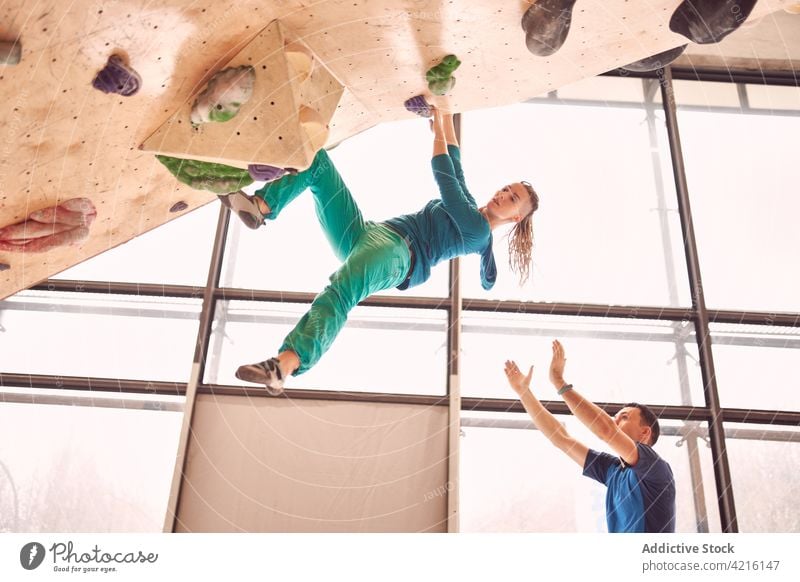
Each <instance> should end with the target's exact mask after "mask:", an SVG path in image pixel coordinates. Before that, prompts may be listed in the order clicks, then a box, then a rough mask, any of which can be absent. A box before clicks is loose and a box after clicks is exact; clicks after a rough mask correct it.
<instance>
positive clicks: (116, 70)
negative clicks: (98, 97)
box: [92, 54, 142, 97]
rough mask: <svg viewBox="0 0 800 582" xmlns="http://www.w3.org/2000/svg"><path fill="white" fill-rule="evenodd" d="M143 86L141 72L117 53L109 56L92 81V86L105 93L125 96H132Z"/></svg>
mask: <svg viewBox="0 0 800 582" xmlns="http://www.w3.org/2000/svg"><path fill="white" fill-rule="evenodd" d="M141 86H142V78H141V77H140V76H139V73H137V72H136V71H134V70H133V69H132V68H131V67H129V66H128V65H126V64H125V61H124V60H123V59H122V57H121V56H120V55H116V54H115V55H111V56H110V57H108V62H107V63H106V66H105V67H104V68H103V69H101V70H100V71H99V72H98V73H97V75H96V76H95V78H94V80H93V81H92V87H94V88H95V89H99V90H100V91H102V92H103V93H119V94H120V95H122V96H124V97H130V96H131V95H133V94H134V93H136V92H137V91H138V90H139V87H141Z"/></svg>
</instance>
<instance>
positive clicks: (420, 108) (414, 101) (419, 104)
mask: <svg viewBox="0 0 800 582" xmlns="http://www.w3.org/2000/svg"><path fill="white" fill-rule="evenodd" d="M403 105H404V106H405V108H406V109H408V110H409V111H410V112H411V113H416V114H417V115H419V116H420V117H430V116H431V106H430V105H429V104H428V102H427V101H425V97H423V96H422V95H417V96H415V97H412V98H411V99H406V101H405V103H403Z"/></svg>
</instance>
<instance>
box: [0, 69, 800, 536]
mask: <svg viewBox="0 0 800 582" xmlns="http://www.w3.org/2000/svg"><path fill="white" fill-rule="evenodd" d="M667 77H668V76H667ZM765 80H766V81H767V82H766V83H764V84H759V85H754V84H748V85H745V84H739V83H736V82H729V83H708V82H704V81H699V80H691V81H690V80H681V81H676V82H675V83H674V84H673V85H670V81H669V80H668V78H667V79H666V80H665V79H664V78H662V79H661V81H659V76H658V75H655V74H654V75H650V76H649V77H648V78H631V76H626V77H614V76H601V77H597V78H594V79H589V80H586V81H583V82H581V83H576V84H574V85H571V86H569V87H564V88H561V89H559V90H558V91H554V92H552V93H550V94H547V95H542V96H538V97H535V98H533V99H531V100H530V101H529V102H526V103H521V104H517V105H513V106H509V107H500V108H495V109H489V110H483V111H471V112H467V113H464V114H463V115H462V116H461V143H462V158H463V164H464V170H465V175H466V181H467V184H468V186H469V188H470V190H471V192H472V194H473V195H474V197H475V198H476V200H477V201H478V203H479V204H483V203H485V202H486V200H487V199H488V198H489V197H490V196H491V195H492V194H493V193H494V192H495V191H496V190H497V189H498V188H499V187H502V186H503V185H505V184H507V183H509V182H511V181H515V180H521V179H527V180H529V181H530V182H531V183H532V184H533V185H534V187H535V188H536V189H537V191H538V192H539V195H540V198H541V207H540V210H539V212H537V214H536V215H535V217H534V220H533V224H534V243H535V244H534V251H533V259H534V262H533V270H532V275H531V280H530V281H529V283H528V284H527V285H526V286H524V287H522V288H520V287H519V286H518V285H517V284H516V280H515V276H514V275H513V274H512V273H511V272H510V271H509V269H508V266H507V252H506V250H505V245H506V242H505V240H504V235H505V234H506V231H504V230H503V229H499V230H497V231H496V232H495V233H494V238H495V247H494V248H495V255H496V260H497V265H498V280H497V284H496V285H495V288H494V289H492V290H491V291H490V292H486V291H484V290H483V289H482V288H481V286H480V280H479V264H478V260H477V257H476V256H468V257H465V258H462V259H459V263H457V266H458V268H457V269H455V268H453V265H451V266H448V265H446V264H443V265H439V266H438V267H436V268H434V270H433V275H432V277H431V279H430V280H429V281H428V282H426V283H425V284H424V285H421V286H419V287H416V288H413V289H411V290H408V291H406V292H399V291H397V290H388V291H386V292H384V293H381V294H379V296H377V297H373V298H371V299H370V300H369V301H368V302H367V303H366V304H363V305H360V306H358V307H357V308H356V309H354V310H353V312H352V313H351V314H350V317H349V320H348V322H347V324H346V326H345V327H344V328H343V330H342V332H341V334H340V335H339V337H338V338H337V339H336V341H335V342H334V343H333V346H332V348H331V349H330V351H329V352H328V353H327V354H325V355H324V356H323V357H322V359H321V360H320V361H319V364H318V365H317V366H315V367H314V368H313V369H311V370H310V371H309V372H307V373H306V374H302V375H300V376H297V377H294V378H291V379H289V380H288V381H287V384H286V387H287V394H286V397H288V398H290V399H292V398H315V399H316V398H320V399H325V398H337V399H343V400H359V401H362V402H373V401H381V402H397V403H406V404H407V403H415V404H420V403H422V404H429V405H432V406H442V407H445V406H448V405H449V406H456V405H455V404H454V403H456V402H460V407H461V410H451V411H450V413H451V415H452V418H456V417H457V416H458V414H459V412H460V413H461V428H462V438H461V439H459V442H458V444H457V445H458V446H456V443H452V446H451V449H450V454H453V455H457V454H460V472H459V474H457V475H450V477H449V480H448V484H449V483H451V482H453V483H455V482H457V483H458V486H457V487H456V488H454V489H453V492H452V493H451V494H453V495H455V494H456V493H455V492H456V491H457V492H458V494H459V495H460V498H459V508H460V514H459V515H460V523H461V525H460V527H461V529H462V530H463V531H584V532H593V531H604V529H605V519H604V515H603V496H604V494H605V492H604V490H603V488H602V486H600V485H597V484H595V483H593V482H591V481H589V480H588V479H585V478H583V477H581V475H580V468H579V467H577V466H576V465H575V464H574V463H573V462H572V461H571V460H569V459H568V458H566V457H565V456H564V455H563V454H562V453H560V452H559V451H558V450H556V449H554V448H553V447H552V445H550V444H549V443H548V442H547V441H546V439H544V437H543V436H542V435H541V433H539V432H538V431H537V430H534V429H533V428H532V425H531V423H530V421H529V419H528V418H527V416H526V415H525V414H524V412H523V410H522V407H521V405H520V403H519V401H518V400H517V399H516V398H514V394H513V392H512V391H511V389H510V388H509V387H508V385H507V382H506V380H505V377H504V375H503V362H504V361H505V360H506V359H509V358H510V359H514V360H516V361H517V362H518V363H519V364H520V366H523V367H527V366H529V365H531V364H532V365H534V366H535V368H534V382H533V389H534V390H535V391H536V393H537V394H538V395H539V396H540V397H541V398H542V399H543V400H545V401H546V404H547V406H549V407H550V409H551V410H552V411H553V412H554V413H558V414H559V415H562V416H559V417H558V418H559V420H561V421H562V422H564V423H565V426H566V427H567V428H568V430H569V431H570V432H572V433H573V434H575V435H576V436H577V437H579V438H581V439H585V440H586V442H587V444H589V445H590V446H593V447H596V448H600V449H604V448H605V447H604V446H603V444H602V443H599V442H597V441H596V440H593V437H592V436H591V435H590V434H588V432H587V431H586V430H585V428H584V427H582V426H581V425H580V423H578V422H577V421H576V419H574V418H573V417H571V416H563V414H564V412H565V409H564V408H563V407H561V406H560V403H559V402H558V400H559V398H558V396H557V394H556V393H555V390H554V389H553V387H552V386H550V385H549V382H548V379H547V370H548V366H549V362H550V355H551V347H550V345H551V341H552V340H553V339H555V338H558V339H560V340H562V342H563V343H564V346H565V348H566V350H567V355H568V363H567V376H568V379H569V381H570V382H572V383H573V384H575V386H576V387H578V389H579V390H580V391H581V392H582V393H583V394H585V395H586V396H588V397H590V398H591V399H592V400H594V401H597V402H599V403H600V404H601V405H602V406H604V407H605V408H606V410H607V411H609V412H613V411H615V410H616V409H618V408H619V407H621V406H622V405H624V404H625V403H627V402H629V401H639V402H642V403H644V404H648V405H650V406H652V407H654V408H655V409H656V410H658V412H659V413H660V415H661V417H662V419H663V420H662V426H663V427H664V432H663V436H662V440H661V441H660V442H659V443H658V445H657V452H659V454H661V455H662V456H663V457H664V458H665V459H666V460H667V461H668V462H669V463H670V465H671V466H672V469H673V472H674V474H675V476H676V481H677V485H678V507H677V510H678V516H677V523H678V531H681V532H707V531H710V532H715V531H734V530H736V529H737V528H738V529H740V530H742V531H790V532H798V531H800V523H798V520H797V518H796V517H797V516H796V512H793V511H792V510H791V508H792V502H793V498H792V495H791V494H792V493H793V492H795V491H797V489H798V483H800V478H798V477H797V476H796V475H795V473H796V471H794V472H793V471H792V468H793V467H795V466H796V465H797V450H798V447H797V440H798V439H797V438H796V437H797V434H798V433H797V430H796V429H797V426H800V399H799V398H800V397H798V394H800V384H798V381H797V380H796V378H797V373H796V368H797V363H798V357H797V354H798V351H797V350H798V349H800V299H799V298H800V275H798V269H797V268H796V263H797V257H796V255H797V249H798V248H800V238H798V237H800V234H798V232H800V231H798V229H797V228H796V226H795V222H796V215H797V214H798V213H799V212H800V206H798V204H799V203H798V200H797V196H796V195H795V194H796V190H797V188H796V182H797V180H796V176H795V174H796V172H795V171H794V167H795V166H796V164H795V163H794V160H793V158H792V156H793V155H794V154H795V153H796V149H797V148H796V141H797V138H796V136H797V135H798V133H800V131H799V130H800V125H799V123H800V122H798V120H800V90H799V89H798V88H797V87H796V86H795V87H783V86H781V87H779V86H775V85H773V84H771V83H778V82H783V81H781V80H780V79H778V78H777V77H776V78H773V77H770V76H769V75H768V74H766V73H765ZM660 82H661V83H663V85H660ZM662 87H663V89H664V91H665V94H668V93H669V92H673V93H674V95H675V97H676V102H677V106H676V105H675V103H671V102H669V101H670V100H667V101H668V102H667V103H663V99H662V98H661V89H662ZM678 137H680V140H681V144H682V149H683V158H682V160H679V159H677V158H676V157H674V156H675V155H676V154H675V153H674V152H673V151H672V150H671V148H670V138H671V139H672V143H675V140H676V139H677V138H678ZM430 154H431V134H430V132H429V129H428V123H427V121H426V120H421V119H409V120H407V121H401V122H395V123H388V124H384V125H381V126H378V127H375V128H373V129H371V130H368V131H365V132H363V133H361V134H359V135H357V136H354V137H353V138H351V139H348V140H346V141H345V142H343V143H342V144H340V145H338V146H337V147H335V148H333V149H332V150H331V152H330V155H331V157H332V159H333V160H334V161H335V163H336V165H337V167H338V169H339V171H340V173H341V174H342V176H343V178H344V181H345V183H346V184H347V185H348V187H349V188H350V190H351V192H352V194H353V197H354V198H355V200H356V202H357V203H358V205H359V207H360V208H361V211H362V214H363V216H364V217H365V218H366V219H367V220H376V221H380V220H384V219H386V218H388V217H391V216H396V215H400V214H404V213H409V212H414V211H417V210H419V209H420V208H421V207H422V206H423V205H424V204H425V203H426V202H427V201H428V200H430V199H431V198H434V197H436V196H437V195H438V194H437V190H436V186H435V182H434V179H433V176H432V173H431V169H430ZM680 161H683V164H681V163H679V162H680ZM683 167H685V172H682V170H681V168H683ZM676 176H677V178H679V179H680V180H676ZM684 179H685V183H686V185H687V190H688V192H686V191H684V190H683V189H682V188H679V186H680V185H681V184H682V183H683V181H684ZM676 184H677V186H676ZM256 187H257V186H252V187H250V188H249V189H248V191H250V192H252V191H254V190H255V189H256ZM686 202H688V203H689V204H688V205H687V204H685V203H686ZM135 221H136V217H135V216H134V217H131V228H132V229H134V230H136V229H138V230H137V231H142V230H146V228H147V225H138V226H136V222H135ZM689 225H693V228H694V233H695V237H694V238H692V237H689V236H687V232H688V229H689ZM217 232H220V233H221V234H222V236H224V237H225V238H224V240H219V241H215V240H214V236H215V233H217ZM690 259H691V260H690ZM338 265H339V261H338V260H337V259H336V258H335V256H334V254H333V252H332V251H331V250H330V248H329V245H328V242H327V240H326V239H325V236H324V234H323V233H322V232H321V229H320V228H319V225H318V221H317V219H316V215H315V208H314V201H313V198H312V196H311V195H309V194H308V193H305V194H303V195H302V196H300V197H299V198H298V199H297V200H296V201H295V202H294V203H293V204H291V205H290V206H289V207H287V208H286V210H285V211H284V213H283V214H282V215H281V216H280V217H279V218H278V220H275V221H270V222H268V223H267V225H266V226H265V227H264V228H260V229H258V230H257V231H250V230H248V229H246V228H244V227H242V226H241V225H240V224H239V221H238V220H237V218H236V217H235V216H234V217H231V216H229V215H228V214H227V211H223V210H222V209H221V208H220V204H219V203H217V202H216V201H214V202H212V203H210V204H208V205H207V206H204V207H203V208H200V209H198V210H196V211H195V212H191V213H189V214H187V215H185V216H181V217H179V218H176V219H175V220H174V221H172V222H170V223H168V224H166V225H164V226H162V227H161V228H159V229H157V230H154V231H153V232H149V233H146V234H144V235H141V236H139V237H138V238H136V239H134V240H132V241H131V242H129V243H127V244H125V245H122V246H120V247H119V248H117V249H113V250H111V251H109V252H107V253H104V254H103V255H101V256H98V257H95V258H94V259H92V260H90V261H86V262H85V263H83V264H81V265H78V266H76V267H74V268H72V269H69V270H68V271H65V272H64V273H61V274H60V275H59V276H58V277H55V278H53V279H51V280H50V281H47V282H45V283H43V284H41V285H38V286H37V287H35V288H34V289H32V290H28V291H25V292H22V293H19V294H17V295H16V296H14V297H11V298H9V299H6V300H4V301H0V386H2V390H3V393H2V403H0V443H9V442H12V435H13V442H15V443H20V442H29V443H32V444H31V445H30V447H29V448H25V447H20V446H18V445H15V447H9V446H8V445H6V446H5V447H3V446H2V445H0V519H2V520H3V521H2V523H0V530H3V531H87V530H100V531H102V530H108V531H157V530H159V529H160V528H161V524H162V523H163V519H164V512H165V510H166V496H167V493H168V491H169V487H170V481H171V478H172V475H173V472H172V470H173V467H172V464H173V462H174V459H175V458H176V453H177V452H178V451H177V446H178V430H179V426H180V422H181V420H182V414H181V411H182V406H183V398H184V396H183V394H184V393H185V391H186V389H187V387H191V388H193V389H194V388H197V390H198V391H199V392H201V393H202V392H206V393H209V392H214V391H221V392H224V393H225V394H226V395H230V396H232V397H240V398H241V402H242V405H243V406H253V405H254V403H253V402H252V400H249V399H250V398H253V397H259V396H260V395H261V394H263V393H260V392H259V390H258V388H257V387H254V386H253V385H248V384H245V383H244V382H240V381H238V380H237V379H236V378H235V375H234V374H235V371H236V368H237V367H238V366H239V365H241V364H244V363H251V362H256V361H259V360H263V359H266V358H268V357H270V356H274V355H276V352H277V350H278V348H279V346H280V345H281V343H282V341H283V338H284V337H285V336H286V334H287V333H288V332H289V331H290V330H291V329H292V327H293V326H294V325H295V323H296V322H297V321H298V320H299V319H300V318H301V317H302V315H303V314H304V313H305V311H306V310H307V309H308V306H309V304H310V303H311V301H312V300H313V299H314V296H315V294H317V293H318V292H320V291H321V290H322V289H323V288H324V287H325V285H326V284H327V283H328V277H329V276H330V274H331V273H332V272H334V271H335V270H336V269H337V268H338ZM695 266H696V267H697V269H696V270H695ZM451 269H452V270H451ZM690 269H691V271H690ZM690 273H691V274H692V276H691V277H690ZM209 274H211V277H210V278H209ZM451 274H452V275H453V276H452V277H451ZM456 274H458V276H455V275H456ZM65 279H67V280H76V281H65ZM209 280H211V281H212V286H211V287H208V288H205V287H203V286H205V285H206V284H207V282H208V281H209ZM451 281H453V283H452V284H451ZM106 282H108V283H106ZM701 296H702V297H703V298H704V300H705V301H704V305H705V306H706V307H707V309H705V310H704V309H701V308H700V307H701V306H702V303H701V302H700V301H699V299H700V297H701ZM706 342H708V344H709V345H708V346H706ZM701 344H702V347H703V349H700V346H701ZM706 347H709V349H705V348H706ZM198 372H201V373H198ZM100 389H102V390H104V391H108V390H112V391H114V394H109V393H106V392H99V391H98V390H100ZM246 389H247V390H246ZM455 390H459V392H458V395H459V396H460V399H456V398H453V399H449V398H448V396H449V395H451V394H452V393H453V392H454V391H455ZM143 392H146V393H147V395H146V396H143V395H141V393H143ZM165 394H170V395H172V396H170V397H168V396H165ZM723 419H724V422H723ZM43 435H47V437H46V438H44V437H43ZM112 450H113V451H114V454H113V455H112V454H111V451H112ZM143 455H144V456H143ZM32 459H33V460H35V461H32ZM441 462H442V463H445V464H446V463H447V459H444V458H443V459H441ZM456 464H458V463H456ZM755 475H758V477H757V478H758V479H759V481H758V482H756V481H755V479H756V477H755ZM765 479H766V480H767V481H768V482H769V483H771V487H772V489H774V491H773V492H774V493H775V494H774V495H771V496H769V498H766V497H765V496H764V495H763V494H761V493H760V492H761V491H762V489H763V487H762V485H763V482H764V480H765ZM56 484H57V485H58V486H59V488H58V490H59V493H60V494H61V495H62V498H60V499H59V500H58V503H56V501H54V500H55V499H56V498H55V497H54V495H55V494H54V491H56ZM62 484H63V487H62ZM772 489H771V491H772ZM757 493H758V494H757ZM730 508H735V512H734V511H731V510H730ZM737 520H738V525H737Z"/></svg>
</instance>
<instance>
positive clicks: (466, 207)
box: [386, 145, 497, 290]
mask: <svg viewBox="0 0 800 582" xmlns="http://www.w3.org/2000/svg"><path fill="white" fill-rule="evenodd" d="M447 151H448V153H449V155H448V154H440V155H438V156H434V157H433V158H432V159H431V166H432V167H433V176H434V178H435V179H436V183H437V185H438V186H439V192H440V193H441V196H442V197H441V199H440V200H431V201H430V202H428V203H427V204H426V205H425V207H424V208H423V209H422V210H420V211H419V212H415V213H414V214H404V215H403V216H398V217H396V218H390V219H389V220H387V221H386V224H388V225H389V226H390V227H392V228H393V229H394V230H396V231H397V232H399V233H400V235H401V236H403V237H404V238H405V239H406V241H408V244H409V245H411V249H412V250H413V251H414V268H413V269H412V271H411V274H410V276H409V278H408V279H407V280H406V281H405V282H404V283H402V284H401V285H399V286H398V287H397V288H398V289H408V288H409V287H414V286H416V285H419V284H421V283H424V282H425V281H427V280H428V278H429V277H430V276H431V267H432V266H434V265H436V264H438V263H440V262H441V261H446V260H448V259H452V258H453V257H458V256H461V255H466V254H469V253H478V254H480V255H481V285H482V286H483V288H484V289H487V290H488V289H491V288H492V287H493V286H494V282H495V280H496V279H497V267H496V265H495V262H494V253H493V252H492V231H491V229H490V228H489V222H488V221H487V220H486V218H484V217H483V215H482V214H481V213H480V212H478V205H477V204H476V203H475V199H474V198H473V197H472V195H471V194H470V193H469V191H468V190H467V185H466V184H465V182H464V172H463V171H462V170H461V153H460V151H459V149H458V147H456V146H453V145H448V146H447Z"/></svg>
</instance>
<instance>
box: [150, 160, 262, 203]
mask: <svg viewBox="0 0 800 582" xmlns="http://www.w3.org/2000/svg"><path fill="white" fill-rule="evenodd" d="M156 158H158V161H159V162H161V163H162V164H164V166H166V168H167V169H168V170H169V171H170V173H171V174H172V175H173V176H175V177H176V178H177V179H178V181H179V182H182V183H184V184H186V185H187V186H191V187H192V188H194V189H195V190H209V191H211V192H214V193H215V194H228V193H230V192H236V191H237V190H240V189H242V188H244V187H245V186H249V185H250V184H252V183H253V178H251V177H250V173H249V172H248V171H247V170H242V169H241V168H234V167H233V166H226V165H225V164H215V163H212V162H201V161H198V160H184V159H181V158H172V157H170V156H161V155H156Z"/></svg>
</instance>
